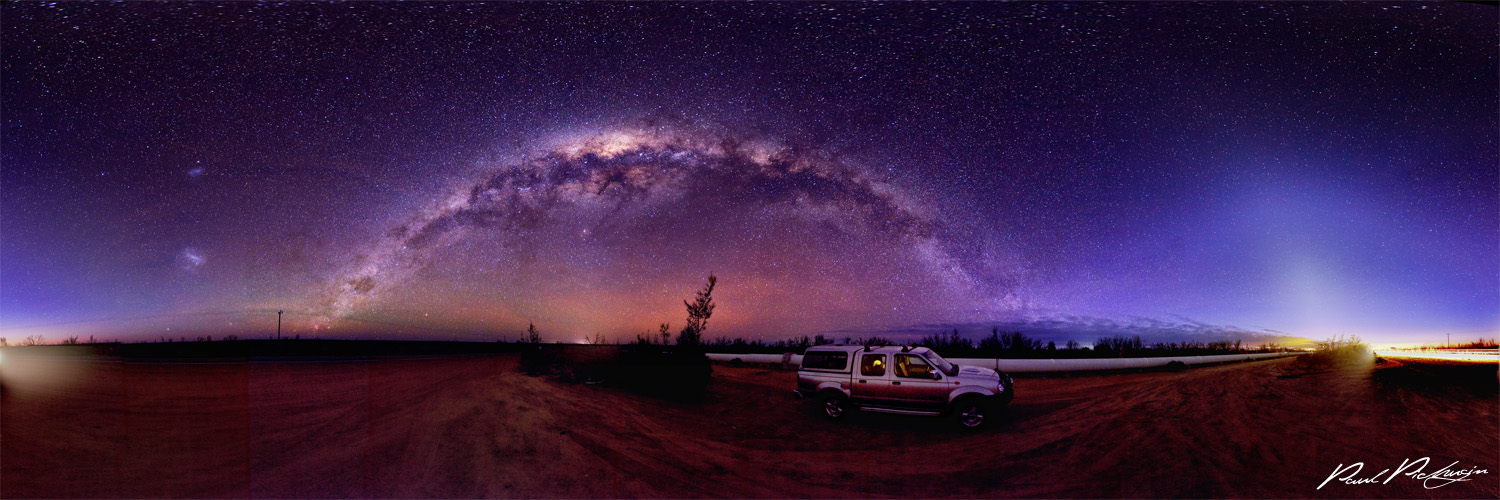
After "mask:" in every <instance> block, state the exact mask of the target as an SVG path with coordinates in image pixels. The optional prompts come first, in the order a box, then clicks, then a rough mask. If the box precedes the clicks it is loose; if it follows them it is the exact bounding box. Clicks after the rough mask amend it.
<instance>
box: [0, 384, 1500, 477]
mask: <svg viewBox="0 0 1500 500" xmlns="http://www.w3.org/2000/svg"><path fill="white" fill-rule="evenodd" d="M6 362H7V365H6V366H5V369H6V370H7V372H6V374H7V376H8V377H11V378H8V379H7V381H6V387H5V393H4V401H3V404H0V496H4V497H6V498H20V497H36V496H45V497H683V496H687V497H726V496H727V497H851V496H853V497H884V496H903V497H937V496H981V497H1361V498H1364V497H1400V498H1426V497H1438V498H1478V497H1495V496H1497V495H1500V457H1497V455H1500V452H1497V450H1500V409H1497V406H1500V400H1497V396H1496V394H1495V392H1494V389H1493V386H1492V385H1484V384H1481V385H1480V386H1479V387H1478V388H1475V387H1468V386H1465V387H1457V388H1455V387H1450V386H1448V385H1444V384H1438V385H1421V384H1413V383H1411V381H1410V380H1409V377H1406V378H1399V380H1389V379H1392V377H1382V376H1380V375H1379V373H1380V372H1376V375H1375V376H1372V370H1371V369H1370V368H1369V367H1349V368H1344V369H1340V370H1334V371H1329V372H1322V373H1311V374H1308V373H1305V371H1304V370H1300V369H1297V368H1296V367H1295V366H1294V362H1293V361H1292V360H1277V361H1266V362H1254V363H1245V364H1233V365H1225V366H1218V367H1208V368H1200V369H1194V370H1190V371H1186V372H1181V373H1140V374H1127V375H1109V376H1087V377H1075V378H1048V379H1021V380H1019V381H1018V387H1019V389H1020V391H1019V393H1018V396H1017V399H1016V400H1015V402H1014V403H1013V404H1012V406H1011V408H1010V411H1009V414H1008V415H1007V416H1006V419H1005V420H1004V421H1002V422H999V425H994V426H991V427H989V428H987V429H984V430H982V431H980V432H978V433H969V432H963V431H960V430H958V429H957V427H956V426H955V424H953V423H952V422H950V421H947V420H939V419H933V418H926V417H904V416H891V415H879V414H857V415H855V417H854V418H852V419H850V420H848V421H843V422H829V421H825V420H823V419H821V418H819V417H818V416H817V415H815V413H814V412H813V410H814V409H813V408H811V406H812V405H810V404H805V403H799V402H798V401H796V400H795V399H793V398H792V397H791V396H790V388H791V387H792V386H793V385H794V384H793V381H794V379H793V377H794V374H793V373H790V372H780V371H771V370H762V369H755V368H728V367H722V366H721V367H716V368H715V380H714V383H713V385H712V386H711V389H710V394H709V395H708V397H707V398H706V400H705V401H704V402H703V403H678V402H668V401H661V400H658V399H653V398H649V397H643V396H637V395H634V394H630V393H626V392H622V391H620V390H616V389H610V388H605V387H599V386H591V385H570V384H563V383H558V382H554V381H550V380H547V379H543V378H532V377H527V376H525V375H522V374H521V373H519V371H518V370H517V360H516V358H515V357H514V356H510V355H499V356H488V357H475V358H452V359H418V360H390V361H371V362H357V363H294V364H219V365H160V364H134V363H118V362H93V363H80V362H67V363H70V364H68V365H67V368H68V370H66V371H67V376H47V377H31V378H29V379H27V378H25V377H20V376H17V375H16V374H20V373H24V372H25V368H24V366H20V365H24V362H21V361H15V362H13V360H12V359H9V358H8V359H7V360H6ZM34 363H41V362H40V361H34ZM54 363H63V362H54ZM37 373H40V371H37ZM1423 456H1430V457H1432V459H1433V461H1434V462H1442V463H1440V464H1435V465H1433V466H1432V467H1430V469H1435V468H1436V467H1438V466H1441V465H1446V464H1447V463H1449V462H1451V461H1453V460H1460V461H1462V462H1463V463H1464V464H1467V465H1471V466H1473V465H1477V466H1479V467H1482V468H1486V469H1488V470H1489V471H1491V472H1490V474H1487V475H1479V476H1475V480H1474V481H1471V482H1467V483H1456V484H1452V485H1449V486H1446V487H1443V488H1439V489H1435V490H1425V489H1423V488H1422V487H1421V484H1420V482H1418V481H1413V480H1410V479H1407V478H1399V479H1397V480H1394V481H1392V482H1390V483H1389V484H1385V485H1359V486H1350V485H1341V484H1332V483H1330V484H1329V485H1328V486H1325V487H1324V488H1323V490H1321V491H1317V490H1315V489H1314V488H1316V487H1317V485H1318V483H1320V482H1322V481H1323V479H1324V478H1325V477H1327V476H1328V474H1329V473H1331V472H1332V471H1333V468H1334V467H1335V466H1337V465H1339V464H1341V463H1345V464H1347V463H1352V462H1355V461H1363V462H1365V463H1366V464H1367V465H1368V466H1369V467H1370V469H1367V470H1368V472H1367V474H1366V475H1369V474H1373V472H1375V471H1378V470H1379V469H1380V468H1389V467H1395V466H1397V465H1399V464H1400V463H1401V461H1402V459H1404V458H1412V459H1415V458H1419V457H1423Z"/></svg>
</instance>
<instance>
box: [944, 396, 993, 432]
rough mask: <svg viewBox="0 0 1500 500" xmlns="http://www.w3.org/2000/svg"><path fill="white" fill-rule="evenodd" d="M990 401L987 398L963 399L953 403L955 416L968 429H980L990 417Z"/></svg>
mask: <svg viewBox="0 0 1500 500" xmlns="http://www.w3.org/2000/svg"><path fill="white" fill-rule="evenodd" d="M990 407H991V405H990V401H988V399H987V398H977V397H971V398H963V399H960V400H958V401H957V402H955V403H953V416H954V418H956V419H958V424H959V425H962V426H964V428H966V429H978V428H980V427H981V426H983V425H984V421H985V418H986V417H988V416H989V414H990V413H991V411H990Z"/></svg>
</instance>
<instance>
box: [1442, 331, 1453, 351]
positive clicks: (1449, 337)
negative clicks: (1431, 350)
mask: <svg viewBox="0 0 1500 500" xmlns="http://www.w3.org/2000/svg"><path fill="white" fill-rule="evenodd" d="M1444 335H1447V336H1448V341H1447V342H1443V347H1448V348H1452V347H1453V334H1452V333H1445V334H1444Z"/></svg>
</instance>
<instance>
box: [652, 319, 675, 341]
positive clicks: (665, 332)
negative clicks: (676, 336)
mask: <svg viewBox="0 0 1500 500" xmlns="http://www.w3.org/2000/svg"><path fill="white" fill-rule="evenodd" d="M671 328H672V324H671V323H662V324H661V327H659V328H657V329H656V333H657V334H658V335H661V345H667V344H671V343H672V332H671Z"/></svg>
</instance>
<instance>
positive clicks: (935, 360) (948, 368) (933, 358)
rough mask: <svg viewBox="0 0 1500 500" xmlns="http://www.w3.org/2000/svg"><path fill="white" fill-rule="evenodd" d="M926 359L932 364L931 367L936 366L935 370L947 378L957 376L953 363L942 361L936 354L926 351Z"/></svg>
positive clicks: (956, 368)
mask: <svg viewBox="0 0 1500 500" xmlns="http://www.w3.org/2000/svg"><path fill="white" fill-rule="evenodd" d="M926 357H927V361H929V362H931V363H932V366H936V367H937V369H939V370H942V371H943V373H946V374H948V376H949V377H952V376H954V375H958V367H957V366H953V363H949V362H948V360H946V359H943V357H942V356H938V355H937V353H935V352H931V351H928V352H927V356H926Z"/></svg>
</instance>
